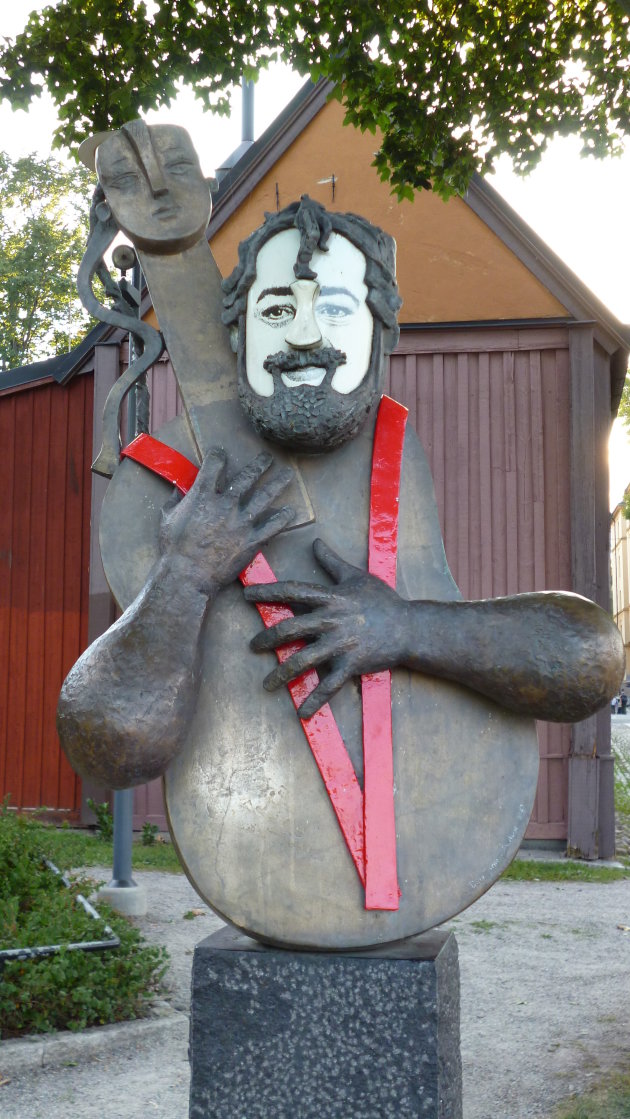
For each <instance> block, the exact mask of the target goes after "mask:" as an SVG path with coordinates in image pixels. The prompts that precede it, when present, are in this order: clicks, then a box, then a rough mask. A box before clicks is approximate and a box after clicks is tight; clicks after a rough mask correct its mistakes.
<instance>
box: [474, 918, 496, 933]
mask: <svg viewBox="0 0 630 1119" xmlns="http://www.w3.org/2000/svg"><path fill="white" fill-rule="evenodd" d="M470 927H471V929H472V930H473V932H476V933H482V932H490V930H491V929H499V928H502V927H503V926H502V925H499V923H498V921H485V920H481V921H471V922H470Z"/></svg>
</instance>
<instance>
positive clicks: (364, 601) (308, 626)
mask: <svg viewBox="0 0 630 1119" xmlns="http://www.w3.org/2000/svg"><path fill="white" fill-rule="evenodd" d="M313 551H314V553H315V556H316V558H317V560H318V562H319V563H320V565H321V566H322V567H323V568H324V571H326V572H327V573H328V574H329V575H330V576H331V578H332V579H334V581H335V583H336V586H333V587H325V586H321V585H319V584H314V583H297V582H284V583H270V584H265V585H260V586H255V587H246V588H245V597H246V598H247V599H248V600H249V601H250V602H279V603H284V604H286V605H288V606H292V605H297V606H308V607H310V613H309V614H303V615H301V616H300V617H297V618H290V619H288V620H287V621H285V622H280V623H279V624H278V625H276V626H272V627H271V628H270V629H267V630H264V631H263V632H262V633H259V634H257V635H256V637H254V639H253V640H252V643H251V645H252V648H253V649H254V650H255V651H256V652H259V651H260V650H262V649H275V648H277V646H279V645H287V644H289V643H290V642H292V641H298V640H306V641H307V642H308V644H307V645H305V647H304V648H303V649H300V651H299V652H296V653H293V655H292V656H290V657H289V658H288V659H287V660H286V661H284V663H283V664H279V665H278V667H277V668H275V669H274V670H273V672H271V673H270V674H269V676H267V677H266V679H265V681H264V686H265V688H267V690H268V691H273V690H274V689H275V688H279V687H281V686H282V685H283V684H287V683H288V682H289V680H292V679H293V678H294V677H296V676H300V675H301V673H303V672H305V671H306V670H307V669H309V668H316V667H317V666H318V665H321V664H324V663H326V664H328V665H329V666H330V671H329V672H328V674H327V675H326V676H325V677H324V679H323V680H322V681H321V682H320V684H319V685H318V686H317V688H315V690H314V691H313V692H312V693H311V695H310V696H309V697H308V699H307V700H306V701H305V702H304V703H303V704H302V706H301V708H300V709H299V712H298V714H299V715H300V717H301V718H303V719H308V718H310V716H311V715H314V714H315V712H316V711H317V710H318V709H319V708H320V707H321V706H322V705H323V704H324V703H327V702H328V700H329V699H330V698H331V696H333V695H334V694H335V692H337V691H339V689H340V688H341V687H342V685H343V684H345V683H346V681H347V680H349V679H350V678H351V677H352V676H360V675H362V674H363V673H365V672H380V671H381V670H382V669H385V668H392V667H394V665H396V664H398V663H400V659H401V656H402V635H403V633H404V622H405V616H406V607H407V604H406V603H405V601H404V599H402V598H400V596H399V595H398V594H396V591H393V590H391V589H390V587H388V586H387V585H386V584H385V583H383V582H382V581H381V580H380V579H377V578H376V577H375V576H373V575H369V574H368V573H367V572H365V571H361V570H360V569H359V568H358V567H353V566H352V565H351V564H349V563H346V562H345V560H342V559H341V558H340V557H339V556H338V555H337V553H336V552H333V550H332V548H329V547H328V546H327V545H326V544H324V542H323V541H322V540H316V541H315V543H314V544H313Z"/></svg>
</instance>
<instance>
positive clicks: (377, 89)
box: [0, 0, 630, 196]
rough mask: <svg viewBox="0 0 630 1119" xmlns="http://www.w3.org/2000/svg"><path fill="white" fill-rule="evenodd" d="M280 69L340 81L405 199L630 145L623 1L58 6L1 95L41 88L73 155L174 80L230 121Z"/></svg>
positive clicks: (33, 29)
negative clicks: (547, 152)
mask: <svg viewBox="0 0 630 1119" xmlns="http://www.w3.org/2000/svg"><path fill="white" fill-rule="evenodd" d="M274 58H282V59H283V60H284V61H285V62H287V63H289V64H290V65H291V66H293V67H294V68H295V69H296V70H298V72H300V73H302V74H304V75H306V74H310V75H311V77H312V78H320V77H325V78H327V79H330V80H331V81H332V82H333V83H335V88H336V94H335V95H336V96H339V97H340V98H341V99H342V100H343V103H344V105H345V109H346V122H347V123H350V124H354V125H357V126H358V127H359V128H361V129H362V130H366V129H368V130H370V131H372V132H377V131H378V133H380V137H381V146H380V149H379V151H378V153H377V155H376V158H375V166H376V168H377V170H378V172H379V174H380V175H381V177H382V178H383V179H391V183H392V187H393V189H394V190H395V191H396V192H397V193H398V195H399V196H412V195H413V190H414V189H418V188H422V187H425V188H426V187H429V186H432V187H433V189H434V190H437V191H439V192H440V193H441V194H443V195H445V196H447V195H448V194H449V193H452V192H453V191H463V190H464V189H465V187H466V185H467V183H468V181H469V179H470V176H471V174H472V173H473V171H474V170H481V171H482V170H485V169H488V168H490V167H491V165H492V163H493V161H494V159H495V158H496V156H497V155H498V154H499V153H500V152H508V153H509V154H510V155H511V156H512V158H513V160H514V163H515V165H516V167H517V169H519V170H521V171H523V172H525V171H529V170H531V168H532V167H533V166H535V164H536V163H537V161H538V160H539V158H540V156H541V154H542V152H543V151H544V148H545V146H546V144H547V142H548V140H549V139H550V138H551V137H552V136H553V135H556V134H557V133H565V134H566V133H571V132H579V133H580V134H581V136H582V139H583V145H584V150H585V152H590V153H593V154H595V155H604V154H608V153H611V152H615V151H616V150H618V149H619V147H620V143H621V138H622V137H623V136H624V135H626V134H628V132H630V61H629V59H630V4H629V3H628V2H627V0H619V2H617V3H603V2H593V0H505V2H504V3H502V4H500V5H497V4H495V3H493V2H492V0H415V2H410V0H396V2H395V3H392V0H284V2H283V3H270V2H268V0H222V2H221V3H217V2H216V0H212V2H210V0H156V2H155V3H153V4H152V5H151V8H150V10H148V8H147V5H146V4H145V3H144V2H143V0H58V3H57V4H56V6H55V7H48V8H46V9H44V11H43V12H42V13H40V14H37V13H34V14H33V15H31V16H30V17H29V20H28V23H27V25H26V27H25V29H24V31H23V32H22V33H21V34H20V35H19V36H18V37H17V39H16V40H15V42H14V43H7V45H6V47H5V49H4V50H3V51H0V95H1V96H4V97H7V98H8V99H9V100H10V101H11V102H12V104H13V105H14V106H15V107H25V106H27V105H28V104H29V103H30V102H31V100H32V99H33V98H34V97H37V96H38V94H39V93H40V92H41V89H42V86H43V85H45V86H46V87H47V88H48V90H49V92H50V93H51V94H52V97H53V98H54V100H55V102H56V104H57V106H58V111H59V116H60V119H61V124H60V127H59V129H58V131H57V134H56V136H57V142H58V143H60V144H65V145H67V146H69V147H72V146H74V145H75V144H76V143H77V142H78V141H80V140H81V139H83V138H84V137H85V136H86V135H87V134H89V133H90V132H92V131H97V130H101V129H106V128H109V127H112V126H113V127H118V126H120V124H122V123H123V122H124V121H125V120H128V119H130V118H133V117H135V116H137V115H138V114H140V113H141V112H143V111H146V110H147V109H149V108H153V107H155V106H158V105H160V104H165V103H166V104H168V103H169V102H170V100H171V98H172V97H173V96H174V95H175V93H176V92H177V89H178V83H179V82H180V81H183V82H185V83H188V84H190V85H191V86H192V87H193V88H194V89H195V91H196V93H197V95H198V96H199V97H200V98H201V99H202V100H203V101H204V102H205V104H206V106H208V107H213V108H215V109H216V110H218V111H220V112H226V111H228V107H229V105H228V96H227V92H226V91H227V89H228V87H229V86H230V84H232V83H234V82H235V81H237V80H239V78H240V76H241V74H245V76H247V77H252V76H254V74H255V71H256V69H257V68H259V67H260V66H265V65H267V63H268V62H269V61H270V60H271V59H274Z"/></svg>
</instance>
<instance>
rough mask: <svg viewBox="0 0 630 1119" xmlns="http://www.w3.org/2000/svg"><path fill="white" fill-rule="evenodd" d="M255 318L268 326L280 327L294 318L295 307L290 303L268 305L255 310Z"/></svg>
mask: <svg viewBox="0 0 630 1119" xmlns="http://www.w3.org/2000/svg"><path fill="white" fill-rule="evenodd" d="M256 317H257V318H259V319H262V321H263V322H264V323H266V324H267V325H268V326H282V325H283V324H284V323H288V322H290V321H291V319H293V318H295V307H294V306H293V304H292V303H268V304H267V305H266V306H264V307H259V308H258V309H257V311H256Z"/></svg>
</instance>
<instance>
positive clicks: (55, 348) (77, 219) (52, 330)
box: [0, 152, 91, 370]
mask: <svg viewBox="0 0 630 1119" xmlns="http://www.w3.org/2000/svg"><path fill="white" fill-rule="evenodd" d="M90 189H91V176H90V175H89V174H88V172H87V171H84V170H83V169H78V168H76V169H72V170H70V171H69V170H65V169H64V168H63V167H62V166H61V164H59V163H58V162H57V161H56V160H54V159H50V158H49V159H37V158H36V157H35V156H34V155H30V156H26V157H24V158H23V159H18V160H16V161H15V162H12V161H11V160H10V158H9V156H8V155H7V154H6V153H5V152H0V370H6V369H13V368H15V367H16V366H18V365H25V364H27V363H28V362H31V361H34V360H36V359H38V358H44V357H51V356H52V355H53V354H57V353H66V352H67V351H68V350H69V349H71V347H72V346H73V345H74V344H75V343H76V342H77V341H78V339H79V338H80V337H81V335H82V334H83V333H84V332H85V330H86V327H87V325H88V323H89V319H88V317H87V316H86V314H85V312H84V311H83V308H82V307H81V304H80V302H79V299H78V296H77V291H76V273H77V269H78V266H79V263H80V261H81V257H82V255H83V249H84V246H85V240H86V237H87V223H88V212H89V201H88V199H89V192H90Z"/></svg>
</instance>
